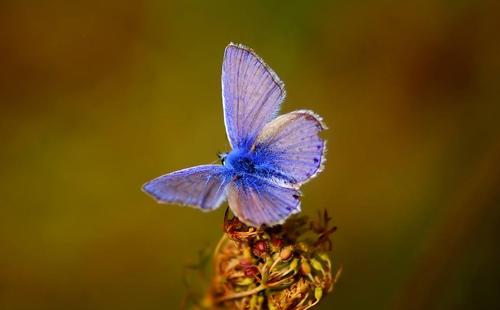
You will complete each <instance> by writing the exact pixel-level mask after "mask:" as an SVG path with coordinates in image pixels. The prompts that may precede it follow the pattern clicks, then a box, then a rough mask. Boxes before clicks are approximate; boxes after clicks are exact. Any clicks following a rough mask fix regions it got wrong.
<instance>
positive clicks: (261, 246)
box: [252, 240, 267, 257]
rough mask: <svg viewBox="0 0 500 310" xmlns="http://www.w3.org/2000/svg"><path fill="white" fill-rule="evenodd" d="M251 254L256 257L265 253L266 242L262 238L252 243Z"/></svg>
mask: <svg viewBox="0 0 500 310" xmlns="http://www.w3.org/2000/svg"><path fill="white" fill-rule="evenodd" d="M252 253H253V255H255V256H257V257H263V256H266V254H267V242H266V241H264V240H259V241H257V242H255V243H254V244H253V248H252Z"/></svg>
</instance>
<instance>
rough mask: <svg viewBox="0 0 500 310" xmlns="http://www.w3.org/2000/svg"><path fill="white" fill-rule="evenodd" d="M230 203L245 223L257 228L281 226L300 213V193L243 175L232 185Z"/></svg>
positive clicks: (229, 195) (229, 186)
mask: <svg viewBox="0 0 500 310" xmlns="http://www.w3.org/2000/svg"><path fill="white" fill-rule="evenodd" d="M228 202H229V207H230V208H231V210H232V211H233V213H234V214H235V215H236V216H237V217H238V218H239V219H240V220H241V221H243V222H244V223H246V224H248V225H252V226H256V227H259V226H260V225H262V224H266V225H269V226H272V225H276V224H281V223H283V222H284V221H285V219H287V218H288V217H289V216H290V215H292V214H295V213H298V212H300V192H299V191H298V190H296V189H293V188H287V187H283V186H279V185H277V184H275V183H273V182H270V181H266V180H263V179H259V178H256V177H252V176H243V177H242V178H240V179H238V180H235V181H234V182H231V183H230V184H229V185H228Z"/></svg>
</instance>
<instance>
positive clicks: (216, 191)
mask: <svg viewBox="0 0 500 310" xmlns="http://www.w3.org/2000/svg"><path fill="white" fill-rule="evenodd" d="M224 171H225V168H224V167H223V166H220V165H201V166H196V167H192V168H187V169H183V170H179V171H176V172H172V173H169V174H166V175H163V176H161V177H158V178H156V179H154V180H152V181H149V182H148V183H146V184H144V186H143V190H144V191H145V192H146V193H148V194H149V195H151V196H152V197H153V198H155V199H156V200H157V201H158V202H161V203H177V204H182V205H189V206H195V207H199V208H200V209H202V210H206V211H210V210H213V209H215V208H217V207H218V206H219V205H220V204H221V203H222V202H223V201H224V200H225V198H226V185H227V182H226V181H225V179H226V178H225V174H224Z"/></svg>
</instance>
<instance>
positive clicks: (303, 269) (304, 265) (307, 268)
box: [300, 258, 311, 276]
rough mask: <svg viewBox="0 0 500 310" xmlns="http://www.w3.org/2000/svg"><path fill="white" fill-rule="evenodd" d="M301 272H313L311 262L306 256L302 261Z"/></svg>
mask: <svg viewBox="0 0 500 310" xmlns="http://www.w3.org/2000/svg"><path fill="white" fill-rule="evenodd" d="M300 272H301V273H302V274H303V275H305V276H308V275H310V274H311V265H310V264H309V262H308V261H307V259H305V258H303V259H302V260H301V261H300Z"/></svg>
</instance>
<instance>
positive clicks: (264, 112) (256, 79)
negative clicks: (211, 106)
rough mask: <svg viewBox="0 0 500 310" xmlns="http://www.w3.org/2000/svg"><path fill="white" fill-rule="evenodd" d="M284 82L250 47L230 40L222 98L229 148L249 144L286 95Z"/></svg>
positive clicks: (275, 111)
mask: <svg viewBox="0 0 500 310" xmlns="http://www.w3.org/2000/svg"><path fill="white" fill-rule="evenodd" d="M285 96H286V92H285V87H284V84H283V82H282V81H281V80H280V79H279V77H278V76H277V75H276V73H274V71H273V70H272V69H271V68H269V67H268V66H267V65H266V64H265V63H264V61H263V60H262V59H261V58H260V57H259V56H257V55H256V54H255V53H254V52H253V51H252V50H251V49H250V48H248V47H245V46H243V45H236V44H233V43H231V44H229V45H228V46H227V47H226V50H225V52H224V61H223V64H222V102H223V108H224V122H225V125H226V132H227V136H228V139H229V142H230V143H231V147H232V148H244V147H250V146H251V145H252V144H253V142H254V141H255V138H256V136H257V135H258V134H259V132H260V131H261V130H262V128H263V127H264V125H265V124H266V123H268V122H269V121H270V120H272V119H273V118H274V117H275V115H276V113H277V112H278V110H279V107H280V104H281V103H282V102H283V100H284V99H285Z"/></svg>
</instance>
